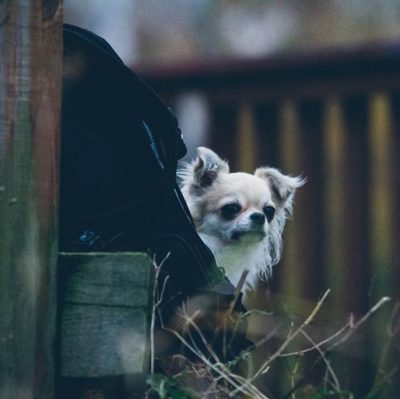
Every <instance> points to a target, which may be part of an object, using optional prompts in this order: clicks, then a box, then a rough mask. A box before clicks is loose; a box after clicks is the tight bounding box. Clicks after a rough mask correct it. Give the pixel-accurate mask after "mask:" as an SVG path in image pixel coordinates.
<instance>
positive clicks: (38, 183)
mask: <svg viewBox="0 0 400 399" xmlns="http://www.w3.org/2000/svg"><path fill="white" fill-rule="evenodd" d="M61 26H62V12H61V0H48V1H42V0H15V1H1V2H0V374H1V375H0V398H7V399H21V398H24V399H25V398H27V399H30V398H38V399H41V398H43V399H49V398H52V397H53V390H54V382H53V381H54V348H53V345H54V337H55V309H56V308H55V306H56V304H55V298H56V290H55V287H56V284H55V275H56V261H57V237H56V236H57V217H56V216H57V191H58V189H57V176H58V170H57V169H58V142H59V140H58V130H59V111H60V88H61V62H62V61H61V60H62V51H61V49H62V35H61Z"/></svg>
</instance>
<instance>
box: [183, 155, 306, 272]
mask: <svg viewBox="0 0 400 399" xmlns="http://www.w3.org/2000/svg"><path fill="white" fill-rule="evenodd" d="M181 175H182V178H183V185H182V193H183V195H184V197H185V199H186V201H187V203H188V206H189V209H190V211H191V213H192V216H193V219H194V221H195V224H196V228H197V231H198V232H199V234H200V236H201V237H202V238H203V240H204V241H205V242H206V243H207V244H208V245H209V246H210V248H211V250H212V251H213V252H214V255H216V257H217V260H218V257H219V252H223V251H224V248H225V249H226V248H230V250H232V249H234V248H236V249H238V253H237V254H236V255H238V256H239V255H240V254H243V253H245V252H247V251H246V249H248V248H251V250H252V252H253V254H254V253H256V252H257V253H259V255H257V256H258V257H262V258H263V259H258V263H259V264H263V265H264V267H263V269H265V270H264V271H265V272H266V271H267V270H266V269H269V268H270V267H272V265H273V264H275V263H277V262H278V260H279V257H280V252H281V233H282V231H283V228H284V224H285V220H286V219H287V217H288V216H290V215H291V213H292V205H293V196H294V193H295V191H296V189H297V188H298V187H300V186H302V185H303V184H304V180H303V179H301V178H299V177H290V176H286V175H283V174H282V173H281V172H279V171H278V170H277V169H274V168H268V167H262V168H258V169H257V170H256V171H255V172H254V174H253V175H252V174H248V173H230V172H229V166H228V164H227V163H226V162H225V161H223V160H222V159H221V158H220V157H219V156H218V155H217V154H215V153H214V152H213V151H211V150H210V149H207V148H204V147H200V148H198V156H197V158H196V159H195V161H194V162H193V163H192V164H190V165H189V166H188V167H187V168H186V169H185V170H184V171H183V173H181ZM256 246H257V247H260V246H261V247H262V248H263V250H262V251H257V249H256V248H255V247H256ZM236 258H237V256H236ZM224 267H225V268H226V269H229V265H228V267H227V265H224ZM244 267H250V268H251V265H248V264H244ZM244 267H243V268H244ZM258 269H260V267H258ZM228 277H229V274H228Z"/></svg>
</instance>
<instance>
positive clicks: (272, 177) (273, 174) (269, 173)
mask: <svg viewBox="0 0 400 399" xmlns="http://www.w3.org/2000/svg"><path fill="white" fill-rule="evenodd" d="M254 175H255V176H257V177H259V178H261V179H264V180H266V181H267V184H268V185H269V187H270V188H271V191H272V194H273V196H274V197H275V200H276V201H277V202H278V204H280V205H282V206H285V204H286V202H288V201H289V200H291V199H292V197H293V194H294V193H295V191H296V190H297V189H298V188H299V187H301V186H303V185H304V184H305V183H306V179H304V178H302V177H300V176H297V177H292V176H288V175H284V174H283V173H281V172H280V171H279V170H278V169H275V168H266V167H262V168H258V169H256V171H255V172H254Z"/></svg>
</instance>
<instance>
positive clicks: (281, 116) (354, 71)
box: [142, 44, 400, 398]
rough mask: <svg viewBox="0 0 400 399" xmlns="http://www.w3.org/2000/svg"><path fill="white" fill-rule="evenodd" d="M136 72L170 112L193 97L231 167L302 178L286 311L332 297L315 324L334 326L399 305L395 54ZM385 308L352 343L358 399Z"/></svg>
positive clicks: (399, 128)
mask: <svg viewBox="0 0 400 399" xmlns="http://www.w3.org/2000/svg"><path fill="white" fill-rule="evenodd" d="M142 74H143V75H144V77H145V78H146V79H147V80H148V81H149V82H150V84H151V85H152V86H153V87H155V89H156V90H157V91H158V92H159V93H160V94H161V95H162V97H163V98H164V99H165V100H166V101H167V102H169V103H170V104H177V103H178V102H179V101H180V99H181V98H182V96H184V95H187V93H196V94H197V95H199V96H201V98H202V99H203V101H204V102H205V104H206V109H208V117H209V120H210V125H209V130H208V134H207V140H206V142H205V143H202V144H203V145H204V144H206V145H210V146H211V147H212V148H213V149H214V150H215V151H216V152H218V153H219V154H220V155H222V156H223V157H225V158H226V159H228V160H229V161H230V164H231V166H232V169H234V170H244V171H248V172H252V171H253V170H254V169H255V167H256V166H260V165H272V166H277V167H279V168H281V169H282V170H283V171H285V172H287V173H291V174H303V175H304V176H305V177H306V178H307V180H308V182H307V184H306V185H305V186H304V187H303V188H302V189H301V190H299V193H298V195H297V198H296V204H295V212H294V219H293V221H292V222H290V223H289V224H288V227H287V231H286V233H285V237H284V257H283V260H282V261H281V263H280V264H279V265H278V266H277V267H276V268H275V272H274V277H273V281H272V282H271V284H272V286H273V290H274V292H275V293H276V294H279V295H280V297H284V299H283V300H282V302H284V303H285V306H286V309H289V312H293V313H294V314H297V315H303V316H304V315H306V314H307V312H308V311H309V309H310V306H311V305H312V304H315V301H316V300H317V299H318V298H319V297H320V296H321V295H322V294H323V292H324V291H325V290H326V289H327V288H331V289H332V292H331V296H330V300H329V301H328V303H327V304H326V308H325V310H324V311H323V318H324V319H325V321H324V323H323V324H324V326H325V327H326V326H331V327H333V326H335V327H336V326H338V325H340V323H342V322H343V321H345V320H346V318H347V317H348V315H349V314H350V313H353V314H355V317H358V316H360V315H361V314H363V313H364V312H366V311H367V310H368V308H370V307H371V306H372V304H373V303H375V302H376V301H377V300H378V299H379V298H380V297H382V296H390V297H392V298H393V299H394V300H399V299H400V289H399V287H400V255H399V248H400V245H399V244H400V223H399V222H400V211H399V209H400V208H399V206H398V204H399V203H400V173H399V172H400V45H393V44H391V45H382V47H379V48H373V49H371V48H369V49H352V50H348V51H341V52H340V51H338V52H321V53H315V54H308V55H298V56H290V57H277V58H275V59H270V60H263V61H248V62H239V61H236V62H232V63H216V64H203V65H196V66H193V65H184V66H182V67H180V68H177V69H169V70H168V69H158V70H143V71H142ZM183 133H184V134H185V132H183ZM390 309H391V306H390V305H388V306H387V307H386V310H385V309H384V310H381V312H380V313H379V314H378V315H375V316H374V317H373V319H372V322H371V323H370V324H368V325H367V326H366V327H365V328H364V329H363V332H362V334H360V335H362V339H361V338H360V342H359V344H358V345H360V347H361V354H359V355H358V357H361V358H362V359H361V363H360V362H357V363H356V366H355V363H354V362H353V361H352V360H351V361H349V362H347V369H350V370H352V373H353V374H354V378H353V379H354V381H353V388H354V385H356V388H355V391H356V392H358V393H359V395H362V394H363V393H365V392H366V390H368V387H369V386H370V384H369V382H371V378H372V375H373V373H374V367H375V366H376V364H377V358H378V357H379V353H380V352H381V351H382V347H383V346H384V344H385V343H386V342H387V341H388V336H387V331H386V327H387V325H388V324H389V322H390ZM396 356H398V354H397V355H396ZM350 357H351V355H350ZM397 362H398V361H397V360H396V361H395V363H397ZM354 367H356V368H354ZM344 374H346V372H344ZM368 381H369V382H368ZM391 392H392V393H393V391H391ZM392 393H390V390H388V391H387V393H386V396H381V397H388V398H391V397H394V396H391V395H392ZM382 395H384V394H382ZM360 397H361V396H360Z"/></svg>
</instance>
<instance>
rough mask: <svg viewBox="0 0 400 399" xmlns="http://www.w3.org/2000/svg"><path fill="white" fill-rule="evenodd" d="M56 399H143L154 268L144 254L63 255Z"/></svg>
mask: <svg viewBox="0 0 400 399" xmlns="http://www.w3.org/2000/svg"><path fill="white" fill-rule="evenodd" d="M59 283H60V284H59V304H60V314H59V320H60V326H59V327H60V332H59V337H60V343H59V348H60V353H59V371H60V375H59V384H57V392H58V395H57V398H60V399H61V398H66V399H67V398H68V399H70V398H81V397H84V398H86V397H89V396H88V392H95V391H96V392H98V395H102V396H104V397H110V398H114V397H120V396H125V395H126V397H130V398H131V397H138V398H143V397H144V390H145V381H146V376H147V374H148V372H149V366H150V355H151V353H150V352H151V351H150V335H151V331H150V322H151V315H152V310H153V306H152V304H153V285H154V284H153V283H154V266H153V264H152V262H151V260H150V259H149V257H148V256H147V255H146V254H141V253H130V252H117V253H95V252H92V253H63V254H61V256H60V260H59Z"/></svg>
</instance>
